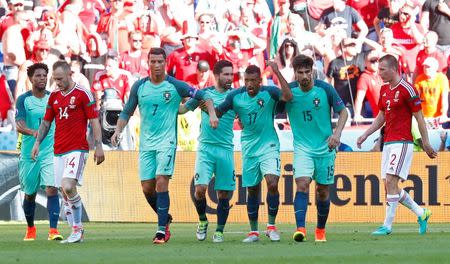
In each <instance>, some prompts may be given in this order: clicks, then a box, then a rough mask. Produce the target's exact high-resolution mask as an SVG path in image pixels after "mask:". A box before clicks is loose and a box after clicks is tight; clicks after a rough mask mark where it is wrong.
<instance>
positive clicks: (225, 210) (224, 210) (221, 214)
mask: <svg viewBox="0 0 450 264" xmlns="http://www.w3.org/2000/svg"><path fill="white" fill-rule="evenodd" d="M217 196H218V197H219V202H218V203H217V227H216V232H215V233H214V235H213V242H214V243H221V242H223V241H224V237H223V231H224V229H225V224H226V223H227V219H228V215H229V213H230V198H231V196H233V192H232V191H220V190H219V191H217Z"/></svg>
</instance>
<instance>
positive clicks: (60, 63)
mask: <svg viewBox="0 0 450 264" xmlns="http://www.w3.org/2000/svg"><path fill="white" fill-rule="evenodd" d="M58 68H62V69H63V70H64V71H65V72H70V71H71V68H70V65H69V63H67V61H65V60H59V61H57V62H55V63H54V64H53V70H54V71H55V70H56V69H58Z"/></svg>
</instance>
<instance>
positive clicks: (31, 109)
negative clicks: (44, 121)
mask: <svg viewBox="0 0 450 264" xmlns="http://www.w3.org/2000/svg"><path fill="white" fill-rule="evenodd" d="M34 109H36V108H28V111H29V112H30V111H33V110H34Z"/></svg>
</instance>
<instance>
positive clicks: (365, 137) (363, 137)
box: [356, 134, 367, 149]
mask: <svg viewBox="0 0 450 264" xmlns="http://www.w3.org/2000/svg"><path fill="white" fill-rule="evenodd" d="M366 139H367V136H366V134H363V135H362V136H360V137H358V139H357V140H356V146H357V147H358V148H359V149H361V144H362V143H364V141H366Z"/></svg>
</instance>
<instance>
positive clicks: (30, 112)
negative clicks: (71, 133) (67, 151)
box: [16, 91, 69, 160]
mask: <svg viewBox="0 0 450 264" xmlns="http://www.w3.org/2000/svg"><path fill="white" fill-rule="evenodd" d="M49 96H50V93H49V92H46V93H45V96H44V97H43V98H37V97H35V96H33V93H32V92H31V91H28V92H26V93H24V94H22V95H21V96H19V98H17V102H16V109H17V111H16V121H18V120H24V121H25V124H26V126H27V127H28V128H30V129H33V130H38V129H39V126H40V125H41V122H42V119H43V118H44V114H45V110H46V107H47V102H48V98H49ZM54 133H55V122H52V124H51V126H50V130H49V131H48V134H47V136H46V137H45V138H44V140H43V141H42V142H41V145H40V148H39V157H38V158H39V159H41V160H42V159H46V158H48V157H53V142H54V138H53V136H54ZM22 140H23V141H22V148H21V150H20V151H21V159H23V160H31V150H32V149H33V145H34V142H35V141H36V138H35V137H33V136H31V135H23V137H22ZM68 140H69V139H68Z"/></svg>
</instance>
